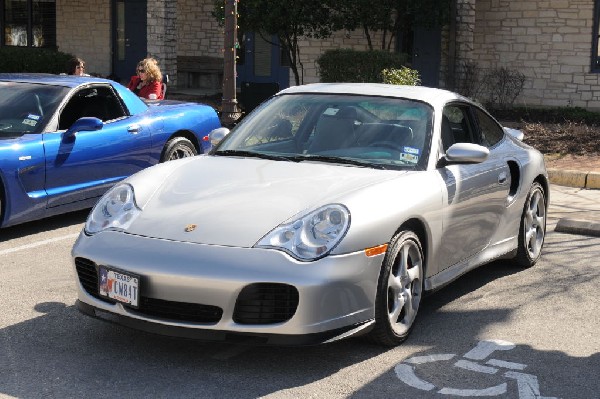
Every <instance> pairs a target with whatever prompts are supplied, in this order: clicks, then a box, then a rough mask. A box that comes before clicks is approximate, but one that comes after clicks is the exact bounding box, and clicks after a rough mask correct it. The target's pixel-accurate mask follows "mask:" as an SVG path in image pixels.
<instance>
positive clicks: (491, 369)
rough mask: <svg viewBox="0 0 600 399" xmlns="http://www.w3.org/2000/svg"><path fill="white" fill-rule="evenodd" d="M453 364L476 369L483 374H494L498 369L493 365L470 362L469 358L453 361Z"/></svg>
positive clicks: (466, 368) (462, 367)
mask: <svg viewBox="0 0 600 399" xmlns="http://www.w3.org/2000/svg"><path fill="white" fill-rule="evenodd" d="M454 365H455V366H456V367H460V368H461V369H465V370H469V371H477V372H478V373H484V374H496V373H497V372H498V369H497V368H495V367H487V366H482V365H481V364H479V363H475V362H471V361H470V360H459V361H457V362H456V363H454Z"/></svg>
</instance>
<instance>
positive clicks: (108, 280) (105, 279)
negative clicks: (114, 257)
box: [98, 266, 140, 308]
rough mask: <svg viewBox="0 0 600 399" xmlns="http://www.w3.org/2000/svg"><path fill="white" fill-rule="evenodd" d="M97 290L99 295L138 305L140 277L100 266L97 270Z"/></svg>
mask: <svg viewBox="0 0 600 399" xmlns="http://www.w3.org/2000/svg"><path fill="white" fill-rule="evenodd" d="M98 274H99V276H98V277H99V278H98V284H99V287H98V291H99V293H100V295H102V296H105V297H108V298H111V299H114V300H115V301H118V302H121V303H126V304H128V305H130V306H133V307H135V308H137V307H138V298H139V295H140V277H139V276H137V275H135V274H132V273H126V272H122V271H117V270H113V269H108V268H106V267H103V266H100V268H99V270H98Z"/></svg>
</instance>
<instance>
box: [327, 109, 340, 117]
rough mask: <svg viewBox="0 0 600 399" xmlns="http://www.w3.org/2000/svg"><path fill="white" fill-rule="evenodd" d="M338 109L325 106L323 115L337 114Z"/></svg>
mask: <svg viewBox="0 0 600 399" xmlns="http://www.w3.org/2000/svg"><path fill="white" fill-rule="evenodd" d="M338 111H339V109H338V108H327V109H326V110H325V112H323V115H329V116H332V115H335V114H337V113H338Z"/></svg>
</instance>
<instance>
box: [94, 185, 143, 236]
mask: <svg viewBox="0 0 600 399" xmlns="http://www.w3.org/2000/svg"><path fill="white" fill-rule="evenodd" d="M140 212H141V210H140V208H138V207H137V205H136V203H135V194H134V192H133V187H131V186H130V185H129V184H118V185H116V186H115V187H113V188H112V189H110V190H109V191H108V192H107V193H106V194H104V196H103V197H102V198H100V201H98V203H97V204H96V206H94V209H92V212H91V213H90V215H89V216H88V219H87V221H86V222H85V232H86V233H88V234H94V233H98V232H100V231H102V230H106V229H118V230H125V229H127V228H128V227H129V226H130V225H131V223H132V222H133V220H134V219H135V218H136V217H137V215H139V213H140Z"/></svg>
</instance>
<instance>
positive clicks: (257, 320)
mask: <svg viewBox="0 0 600 399" xmlns="http://www.w3.org/2000/svg"><path fill="white" fill-rule="evenodd" d="M298 300H299V294H298V290H297V289H296V287H294V286H291V285H288V284H279V283H256V284H251V285H248V286H246V287H244V289H243V290H242V291H241V292H240V295H239V296H238V299H237V302H236V304H235V310H234V312H233V321H235V322H236V323H239V324H273V323H283V322H285V321H288V320H289V319H291V318H292V317H293V316H294V314H295V313H296V310H297V309H298Z"/></svg>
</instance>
